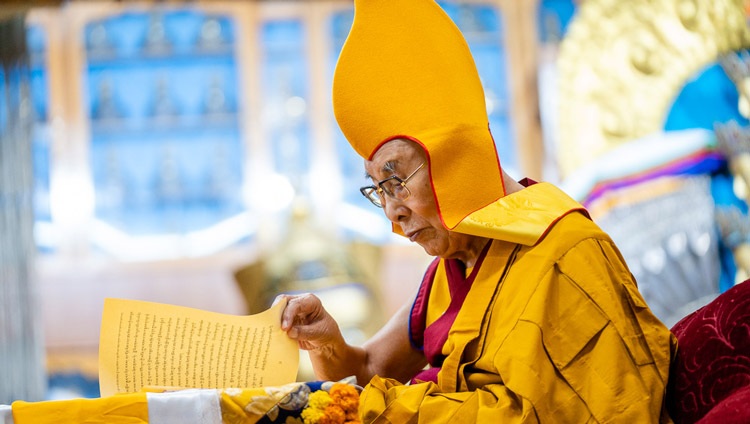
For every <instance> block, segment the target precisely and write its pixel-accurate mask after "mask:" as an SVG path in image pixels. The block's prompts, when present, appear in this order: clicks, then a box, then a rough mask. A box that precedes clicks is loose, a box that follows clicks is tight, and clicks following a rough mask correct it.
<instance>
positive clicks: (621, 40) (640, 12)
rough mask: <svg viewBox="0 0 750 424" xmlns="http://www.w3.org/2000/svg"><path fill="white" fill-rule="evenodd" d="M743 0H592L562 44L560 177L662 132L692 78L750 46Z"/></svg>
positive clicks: (560, 69)
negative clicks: (720, 58) (724, 56)
mask: <svg viewBox="0 0 750 424" xmlns="http://www.w3.org/2000/svg"><path fill="white" fill-rule="evenodd" d="M744 3H745V0H629V1H621V0H586V1H584V2H582V3H581V4H580V6H579V10H578V13H577V15H576V16H575V17H574V19H573V21H572V22H571V24H570V26H569V30H568V33H567V35H566V37H565V39H564V40H563V41H562V44H561V51H560V59H559V81H560V99H561V101H560V111H559V113H560V115H559V116H560V119H559V122H560V127H559V140H560V146H559V152H560V153H559V161H560V169H561V171H562V175H563V176H565V175H568V174H570V173H571V172H572V171H574V170H575V169H576V168H578V167H579V166H581V165H583V164H585V163H587V162H589V161H591V160H593V159H595V158H596V157H598V156H599V155H601V154H602V153H604V152H605V151H607V150H609V149H611V148H613V147H615V146H616V145H618V144H620V143H623V142H627V141H630V140H633V139H636V138H639V137H642V136H645V135H647V134H650V133H653V132H657V131H660V130H661V129H662V128H663V125H664V120H665V119H666V114H667V113H668V111H669V108H670V106H671V104H672V102H673V101H674V99H675V97H676V96H677V94H678V93H679V90H681V89H682V87H683V86H684V84H685V82H686V81H687V80H688V78H690V77H692V76H693V75H694V74H695V73H696V72H698V71H699V70H701V69H702V68H703V67H704V66H706V65H707V64H709V63H711V62H713V61H715V60H716V58H717V57H718V56H720V55H722V54H725V53H727V52H731V51H735V50H740V49H743V48H748V47H750V29H749V28H748V25H747V23H746V17H745V4H744Z"/></svg>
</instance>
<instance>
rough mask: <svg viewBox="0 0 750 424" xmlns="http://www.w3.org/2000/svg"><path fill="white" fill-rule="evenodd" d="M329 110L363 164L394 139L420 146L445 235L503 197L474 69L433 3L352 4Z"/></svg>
mask: <svg viewBox="0 0 750 424" xmlns="http://www.w3.org/2000/svg"><path fill="white" fill-rule="evenodd" d="M333 109H334V113H335V115H336V120H337V121H338V124H339V126H340V127H341V130H342V131H343V133H344V135H345V136H346V138H347V139H348V140H349V143H350V144H351V145H352V147H353V148H354V149H355V150H356V151H357V153H359V155H360V156H362V157H363V158H365V159H371V158H372V156H373V155H374V154H375V152H376V151H377V150H378V148H380V146H382V145H383V144H384V143H386V142H388V141H390V140H392V139H394V138H408V139H411V140H413V141H416V142H417V143H419V144H421V145H422V147H423V148H424V149H425V151H426V153H427V157H428V163H429V172H430V178H431V181H432V187H433V191H434V193H435V199H436V203H437V207H438V212H439V214H440V217H441V219H442V221H443V225H445V226H446V228H448V229H454V228H455V227H456V226H457V225H458V224H459V223H460V222H461V221H462V220H463V219H464V218H466V217H467V216H468V215H470V214H471V213H473V212H475V211H477V210H479V209H482V208H484V207H485V206H487V205H489V204H491V203H493V202H495V201H496V200H497V199H499V198H501V197H503V196H505V189H504V187H503V179H502V172H501V168H500V160H499V159H498V156H497V150H496V149H495V143H494V141H493V139H492V135H491V134H490V131H489V119H488V118H487V111H486V106H485V101H484V90H483V89H482V85H481V82H480V80H479V74H478V73H477V70H476V66H475V64H474V59H473V58H472V56H471V53H470V51H469V47H468V45H467V44H466V41H465V40H464V38H463V36H462V35H461V32H460V31H459V29H458V28H457V27H456V25H455V24H454V23H453V21H451V19H450V18H449V17H448V15H447V14H446V13H445V12H444V11H443V10H442V9H441V8H440V6H438V5H437V3H435V2H434V1H433V0H355V2H354V22H353V24H352V28H351V31H350V33H349V36H348V38H347V40H346V43H345V44H344V48H343V50H342V52H341V55H340V56H339V60H338V64H337V65H336V71H335V74H334V78H333ZM457 158H460V159H459V160H456V159H457Z"/></svg>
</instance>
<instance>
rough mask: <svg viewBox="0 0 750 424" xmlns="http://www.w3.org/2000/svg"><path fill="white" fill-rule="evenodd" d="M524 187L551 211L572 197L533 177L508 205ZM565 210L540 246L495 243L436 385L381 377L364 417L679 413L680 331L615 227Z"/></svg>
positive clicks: (574, 419) (365, 400)
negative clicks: (641, 281)
mask: <svg viewBox="0 0 750 424" xmlns="http://www.w3.org/2000/svg"><path fill="white" fill-rule="evenodd" d="M525 192H526V193H525ZM527 193H528V194H530V195H532V196H533V197H534V201H533V202H531V203H533V204H534V205H535V206H539V205H540V203H539V202H549V209H553V210H554V209H555V208H557V207H558V205H559V204H560V202H558V200H560V199H559V198H560V196H565V195H564V194H563V193H562V192H560V191H559V190H557V189H554V188H553V187H551V186H549V185H545V184H536V185H534V186H531V187H528V188H526V189H524V190H521V191H520V192H517V193H513V194H511V195H509V196H506V197H514V198H513V199H509V201H508V204H512V205H514V206H515V207H518V206H519V205H523V204H524V203H525V202H524V196H525V195H526V194H527ZM544 199H547V200H544ZM568 199H569V198H568ZM566 202H568V200H565V199H563V201H562V203H566ZM558 209H559V208H558ZM559 210H560V214H559V215H557V216H554V214H552V215H545V216H549V217H551V218H544V219H547V220H548V227H547V228H546V229H545V230H543V231H542V232H541V233H540V234H539V239H538V241H537V242H535V243H534V244H531V245H527V244H522V243H511V242H505V243H503V242H502V239H499V240H500V242H498V241H497V239H496V240H494V241H493V242H492V245H491V246H490V249H489V251H488V252H487V254H486V257H485V258H484V260H483V263H482V264H481V266H480V269H479V270H478V272H477V273H476V277H475V280H474V282H473V284H472V286H471V289H470V290H469V292H468V293H467V295H466V298H465V300H464V302H463V306H462V307H461V309H460V311H459V312H458V314H457V315H456V319H455V321H454V323H453V325H452V326H451V328H450V330H449V332H448V337H447V340H446V342H445V344H444V345H443V348H442V354H443V356H444V358H445V359H444V361H443V362H442V367H441V369H440V371H439V373H438V375H437V384H436V383H433V382H424V383H418V384H412V385H402V384H400V383H398V382H397V381H395V380H391V379H387V378H381V377H378V376H376V377H374V378H373V379H372V380H371V381H370V383H369V384H368V385H367V387H366V388H365V390H364V391H363V393H362V396H361V406H360V414H361V415H362V418H363V421H364V422H377V423H387V422H392V423H407V422H419V423H422V422H424V423H445V422H454V423H456V422H462V423H463V422H467V423H468V422H487V423H521V422H524V423H525V422H555V423H558V422H560V423H589V422H624V423H650V422H671V420H670V418H669V416H668V415H667V413H666V411H665V409H664V406H663V398H664V392H665V388H666V385H667V377H668V373H669V366H670V361H671V358H672V355H673V353H674V351H675V349H676V342H675V338H674V336H673V335H672V334H671V333H670V332H669V330H668V329H667V328H666V327H665V326H664V325H663V324H662V323H661V322H660V321H659V320H658V319H657V318H656V317H655V316H654V315H653V314H652V313H651V311H650V310H649V308H648V306H647V305H646V304H645V302H644V300H643V298H642V297H641V295H640V293H639V292H638V289H637V286H636V282H635V281H634V279H633V277H632V275H631V274H630V272H629V270H628V268H627V266H626V264H625V261H624V260H623V258H622V256H621V255H620V252H619V251H618V250H617V248H616V246H615V245H614V243H613V242H612V240H611V239H610V238H609V236H608V235H607V234H606V233H604V232H603V231H602V230H601V229H599V228H598V227H597V226H596V225H595V224H594V223H593V222H592V221H591V220H590V219H589V218H588V217H587V215H586V214H585V212H582V211H580V210H575V209H566V208H562V209H559ZM513 213H514V214H516V215H517V216H522V215H523V211H518V210H517V209H516V210H514V211H513ZM529 213H533V212H532V211H530V212H529ZM529 216H530V215H527V217H529ZM537 224H538V223H537ZM540 228H541V227H540ZM441 261H442V260H441ZM441 269H442V271H441ZM444 269H445V268H444V267H443V268H441V267H438V270H437V272H438V276H437V277H436V281H435V283H440V281H446V280H445V278H443V277H441V276H440V273H441V272H442V273H444ZM438 289H439V288H438V287H435V288H433V290H438ZM445 306H446V305H443V306H440V307H445ZM430 307H436V306H435V304H434V303H433V304H432V305H431V304H430V302H428V308H430ZM428 315H429V312H428ZM433 315H435V314H434V313H433Z"/></svg>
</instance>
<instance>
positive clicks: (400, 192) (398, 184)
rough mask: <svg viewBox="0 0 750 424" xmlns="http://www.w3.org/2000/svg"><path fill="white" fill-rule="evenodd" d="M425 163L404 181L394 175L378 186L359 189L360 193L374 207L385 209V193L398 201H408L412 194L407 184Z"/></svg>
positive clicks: (380, 182)
mask: <svg viewBox="0 0 750 424" xmlns="http://www.w3.org/2000/svg"><path fill="white" fill-rule="evenodd" d="M424 164H425V163H424V162H422V164H421V165H419V166H418V167H417V169H415V170H414V172H412V173H411V174H409V176H408V177H406V178H404V179H403V180H402V179H401V178H399V177H397V176H395V175H392V176H390V177H388V178H386V179H384V180H382V181H379V182H378V184H377V186H374V185H371V186H367V187H362V188H360V189H359V191H360V192H361V193H362V195H363V196H365V197H366V198H367V200H369V201H370V202H372V204H373V205H375V206H377V207H379V208H382V207H383V201H384V200H385V196H384V195H383V193H385V194H386V195H388V197H390V198H391V199H396V200H402V201H403V200H406V199H408V198H409V196H411V192H410V191H409V188H408V187H406V183H408V182H409V179H411V177H413V176H414V174H416V173H417V171H419V170H420V169H422V167H423V166H424Z"/></svg>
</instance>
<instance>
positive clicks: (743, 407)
mask: <svg viewBox="0 0 750 424" xmlns="http://www.w3.org/2000/svg"><path fill="white" fill-rule="evenodd" d="M748 422H750V386H745V387H744V388H742V389H739V390H737V391H736V392H734V393H732V394H731V395H730V396H728V397H726V398H724V400H723V401H721V403H719V404H718V405H716V406H714V407H713V408H711V410H710V411H708V414H706V416H704V417H703V418H701V419H700V421H698V424H747V423H748Z"/></svg>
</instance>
